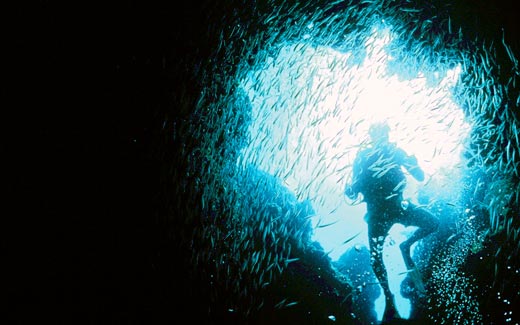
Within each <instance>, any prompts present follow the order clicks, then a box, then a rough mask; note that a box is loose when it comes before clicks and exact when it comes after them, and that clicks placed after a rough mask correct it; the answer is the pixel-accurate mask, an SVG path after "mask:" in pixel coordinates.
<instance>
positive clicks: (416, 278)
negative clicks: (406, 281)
mask: <svg viewBox="0 0 520 325" xmlns="http://www.w3.org/2000/svg"><path fill="white" fill-rule="evenodd" d="M408 276H409V277H410V279H411V280H412V282H413V285H414V287H415V289H416V290H417V291H418V292H419V294H425V293H426V288H425V287H424V283H423V281H422V276H421V272H419V270H418V269H417V268H413V269H411V270H410V272H409V273H408Z"/></svg>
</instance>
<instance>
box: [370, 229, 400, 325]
mask: <svg viewBox="0 0 520 325" xmlns="http://www.w3.org/2000/svg"><path fill="white" fill-rule="evenodd" d="M388 230H389V229H387V226H385V225H374V224H371V223H369V224H368V235H369V238H368V240H369V244H370V262H371V264H372V269H373V270H374V273H375V275H376V277H377V279H378V280H379V284H380V285H381V287H382V288H383V293H384V295H385V312H384V315H383V320H390V319H393V318H399V313H398V312H397V309H396V308H395V302H394V295H393V294H392V292H391V291H390V286H389V284H388V274H387V272H386V268H385V265H384V262H383V245H384V242H385V238H386V236H387V233H388Z"/></svg>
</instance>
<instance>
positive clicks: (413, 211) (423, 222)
mask: <svg viewBox="0 0 520 325" xmlns="http://www.w3.org/2000/svg"><path fill="white" fill-rule="evenodd" d="M404 213H405V214H407V215H406V222H404V223H405V225H406V226H415V227H419V229H417V230H416V231H415V232H414V233H413V234H412V235H411V236H410V237H409V238H408V239H406V240H405V241H404V242H402V243H401V245H399V248H400V249H401V253H402V254H403V259H404V263H405V265H406V268H407V269H408V270H411V269H413V268H415V263H414V262H413V260H412V257H411V255H410V248H411V247H412V245H413V244H414V243H415V242H417V241H419V240H421V239H422V238H424V237H426V236H428V235H429V234H431V233H433V232H435V231H436V230H437V228H438V227H439V220H438V219H437V218H436V217H435V216H434V215H433V214H431V213H430V212H428V211H426V210H425V209H421V208H416V207H414V206H410V207H408V209H407V210H406V211H405V212H404Z"/></svg>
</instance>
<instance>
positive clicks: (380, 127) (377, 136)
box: [368, 122, 390, 143]
mask: <svg viewBox="0 0 520 325" xmlns="http://www.w3.org/2000/svg"><path fill="white" fill-rule="evenodd" d="M389 133H390V127H389V126H388V124H387V123H386V122H378V123H374V124H372V125H371V126H370V128H369V129H368V134H369V135H370V138H371V139H372V142H374V143H383V142H388V139H389Z"/></svg>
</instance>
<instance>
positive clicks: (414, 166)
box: [403, 155, 424, 182]
mask: <svg viewBox="0 0 520 325" xmlns="http://www.w3.org/2000/svg"><path fill="white" fill-rule="evenodd" d="M403 165H404V167H405V168H406V170H408V172H409V173H410V174H411V175H412V176H413V177H414V178H415V179H416V180H418V181H419V182H422V181H424V171H423V170H422V169H421V167H420V166H419V164H418V163H417V158H416V157H415V156H413V155H412V156H408V155H406V156H405V159H404V164H403Z"/></svg>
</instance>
